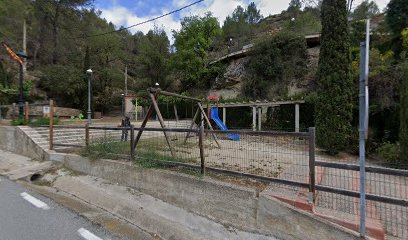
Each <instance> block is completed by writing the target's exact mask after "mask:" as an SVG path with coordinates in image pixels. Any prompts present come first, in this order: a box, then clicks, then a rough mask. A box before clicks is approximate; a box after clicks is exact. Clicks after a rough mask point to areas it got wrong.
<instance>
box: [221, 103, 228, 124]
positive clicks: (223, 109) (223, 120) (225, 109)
mask: <svg viewBox="0 0 408 240" xmlns="http://www.w3.org/2000/svg"><path fill="white" fill-rule="evenodd" d="M222 122H223V123H224V125H227V108H225V107H223V108H222Z"/></svg>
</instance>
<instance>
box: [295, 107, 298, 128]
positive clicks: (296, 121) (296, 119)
mask: <svg viewBox="0 0 408 240" xmlns="http://www.w3.org/2000/svg"><path fill="white" fill-rule="evenodd" d="M295 132H299V103H296V104H295Z"/></svg>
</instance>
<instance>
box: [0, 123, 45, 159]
mask: <svg viewBox="0 0 408 240" xmlns="http://www.w3.org/2000/svg"><path fill="white" fill-rule="evenodd" d="M0 148H1V149H3V150H7V151H10V152H14V153H17V154H20V155H24V156H27V157H30V158H33V159H37V160H48V153H47V152H45V151H44V150H43V149H42V148H41V147H40V146H38V145H37V144H36V143H34V141H33V140H32V139H31V138H29V137H28V136H27V135H26V134H25V133H24V132H23V131H22V130H21V129H20V128H18V127H8V126H7V127H4V126H0Z"/></svg>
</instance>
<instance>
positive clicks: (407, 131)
mask: <svg viewBox="0 0 408 240" xmlns="http://www.w3.org/2000/svg"><path fill="white" fill-rule="evenodd" d="M403 73H404V76H403V79H402V83H401V90H400V93H401V96H400V98H401V100H400V132H399V140H400V147H401V154H400V158H401V163H403V164H404V165H405V166H408V62H405V63H404V64H403Z"/></svg>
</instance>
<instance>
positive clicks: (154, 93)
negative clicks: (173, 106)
mask: <svg viewBox="0 0 408 240" xmlns="http://www.w3.org/2000/svg"><path fill="white" fill-rule="evenodd" d="M147 94H148V95H149V98H150V100H151V101H152V103H151V104H150V106H149V109H148V110H147V114H146V116H145V118H144V119H143V122H142V125H141V126H140V130H139V131H138V133H137V136H136V138H135V141H134V142H133V146H132V147H133V149H136V146H137V144H138V142H139V140H140V137H141V136H142V133H143V129H144V128H145V127H146V124H147V121H149V119H150V117H151V116H152V114H153V111H155V112H156V114H157V118H158V120H159V122H160V125H161V127H162V128H163V134H164V137H165V138H166V142H167V145H168V146H169V148H170V152H171V155H172V156H174V151H173V148H172V146H171V144H170V139H169V137H168V133H167V131H165V130H164V129H165V128H166V124H165V123H164V119H163V116H162V114H161V112H160V109H159V105H158V104H157V99H158V97H159V95H165V96H173V97H177V98H182V99H186V100H191V101H194V102H196V103H197V110H196V112H195V114H194V117H193V120H192V122H191V124H190V127H189V130H192V129H193V127H194V124H195V122H196V120H197V118H198V116H199V115H201V120H200V124H199V125H202V126H204V125H205V124H207V126H208V127H209V128H210V129H211V130H214V129H213V127H212V126H211V123H210V120H209V119H208V117H207V114H206V113H205V111H204V109H203V106H202V105H201V101H202V100H201V99H198V98H193V97H188V96H183V95H180V94H176V93H171V92H166V91H162V90H161V89H160V88H148V89H147ZM200 113H201V114H200ZM190 133H191V132H187V134H186V137H185V139H184V143H186V142H187V139H188V138H189V136H190ZM211 135H212V137H213V139H214V141H215V143H216V144H217V146H218V147H219V148H221V145H220V143H219V142H218V139H217V136H216V135H215V134H214V133H211Z"/></svg>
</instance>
